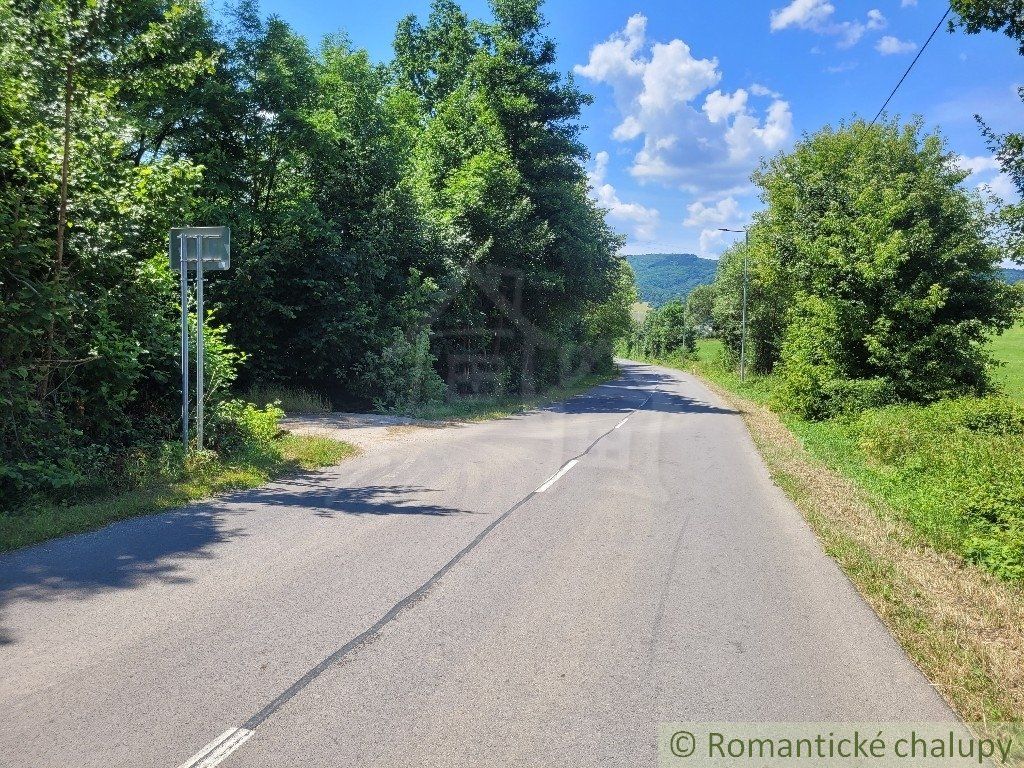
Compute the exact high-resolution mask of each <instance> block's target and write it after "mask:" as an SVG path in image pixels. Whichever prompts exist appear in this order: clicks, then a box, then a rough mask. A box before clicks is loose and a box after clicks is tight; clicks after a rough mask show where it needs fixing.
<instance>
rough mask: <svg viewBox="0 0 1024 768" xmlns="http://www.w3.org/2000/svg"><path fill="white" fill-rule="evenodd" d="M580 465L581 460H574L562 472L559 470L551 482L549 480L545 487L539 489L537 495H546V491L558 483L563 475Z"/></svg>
mask: <svg viewBox="0 0 1024 768" xmlns="http://www.w3.org/2000/svg"><path fill="white" fill-rule="evenodd" d="M578 463H579V459H573V460H572V461H570V462H569V463H568V464H566V465H565V466H564V467H562V468H561V469H560V470H558V471H557V472H556V473H555V474H554V476H553V477H552V478H551V479H550V480H548V481H547V482H546V483H544V485H542V486H541V487H540V488H538V489H537V490H536V493H544V491H546V490H547V489H548V488H550V487H551V486H552V485H554V484H555V483H557V482H558V480H559V478H560V477H561V476H562V475H564V474H565V473H566V472H568V471H569V470H570V469H572V468H573V467H575V466H576V465H577V464H578Z"/></svg>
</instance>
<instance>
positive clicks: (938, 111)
mask: <svg viewBox="0 0 1024 768" xmlns="http://www.w3.org/2000/svg"><path fill="white" fill-rule="evenodd" d="M462 5H463V8H464V9H465V10H466V11H467V13H469V14H470V15H472V16H476V17H486V16H487V13H488V12H487V6H486V3H484V2H477V1H476V0H474V1H473V2H464V3H462ZM263 9H264V11H265V12H267V13H275V14H277V15H279V16H281V17H282V18H283V19H285V20H287V21H288V22H289V23H291V24H292V26H293V27H295V29H297V30H298V31H299V32H301V33H303V34H305V35H306V36H307V37H309V38H310V39H311V40H314V41H315V40H317V39H319V38H320V37H322V36H323V35H325V34H328V33H331V32H337V31H339V30H343V31H345V32H346V33H347V34H348V35H349V37H350V38H351V40H352V42H353V43H354V44H355V45H357V46H359V47H363V48H366V49H367V50H369V52H370V54H371V55H372V56H373V58H374V59H376V60H378V61H386V60H388V59H390V57H391V40H392V37H393V34H394V29H395V25H396V23H397V22H398V20H399V19H400V18H401V17H403V16H404V15H406V14H408V13H416V14H417V15H420V16H426V14H427V13H428V11H429V2H426V1H419V0H418V1H416V2H395V0H377V1H376V2H372V3H324V2H315V0H291V2H285V0H264V2H263ZM945 9H946V2H944V1H943V0H916V2H915V0H873V1H872V2H860V1H859V0H857V1H854V0H851V1H850V2H844V1H843V0H769V1H768V2H760V1H758V0H743V1H741V0H716V1H714V2H711V1H705V0H699V1H698V0H635V1H634V2H633V3H623V2H621V0H620V1H618V2H610V1H608V0H590V1H589V2H581V1H580V0H571V1H570V0H549V2H548V4H547V6H546V7H545V12H546V15H547V18H548V20H549V27H548V30H547V31H548V33H549V35H550V36H551V37H552V38H553V39H554V40H555V41H556V43H557V44H558V57H559V68H560V69H562V70H563V71H564V72H570V71H573V72H575V77H576V78H577V80H578V82H579V84H580V85H581V86H582V87H583V88H584V89H585V90H587V91H588V92H590V93H592V94H593V95H594V97H595V101H594V104H593V105H592V106H591V107H589V108H587V110H586V111H585V112H584V115H583V122H584V123H585V124H586V126H587V129H586V133H585V140H586V143H587V146H588V147H589V148H590V151H591V155H592V158H591V161H590V163H589V167H588V170H589V172H590V174H591V180H592V183H593V186H594V196H595V197H596V198H597V199H598V200H599V202H601V204H602V205H604V206H605V207H607V208H608V209H609V220H610V222H611V223H612V225H613V226H614V227H615V228H616V229H618V230H619V231H621V232H622V233H623V234H625V235H626V236H627V237H628V244H627V248H626V251H627V252H632V253H638V252H639V253H642V252H690V253H697V254H700V255H702V256H708V257H714V256H717V255H718V254H719V253H720V252H721V251H722V250H723V249H724V248H725V247H726V246H727V245H728V244H729V242H730V241H729V239H728V238H731V237H732V236H731V235H728V234H723V233H720V232H718V228H719V227H739V226H742V225H744V224H745V223H747V221H749V218H750V214H751V212H752V211H754V210H757V208H758V207H759V202H758V200H757V194H756V190H754V189H753V188H752V187H751V185H750V183H749V175H750V172H751V170H752V169H753V168H754V167H756V165H757V163H758V161H759V159H760V158H761V157H763V156H764V155H765V154H772V153H774V152H777V151H779V150H785V149H787V148H788V147H791V146H792V144H793V142H794V141H795V140H796V139H797V138H798V137H799V136H800V135H801V134H802V133H804V132H809V131H814V130H816V129H817V128H819V127H820V126H822V125H824V124H826V123H835V122H836V121H838V120H841V119H843V118H848V117H850V116H851V115H853V114H855V113H856V114H858V115H866V116H867V117H869V118H870V117H873V116H874V114H875V112H876V111H877V110H878V108H879V107H880V106H881V105H882V102H883V101H884V100H885V97H886V96H887V95H888V93H889V91H890V90H891V89H892V87H893V86H894V85H895V84H896V81H897V80H898V79H899V77H900V75H901V74H902V72H903V70H904V69H905V68H906V66H907V65H908V64H909V63H910V61H911V60H912V58H913V56H914V55H915V53H916V52H917V49H918V48H919V47H920V46H921V45H922V44H923V43H924V42H925V40H926V39H927V37H928V35H929V33H930V32H931V30H932V29H933V28H934V26H935V24H936V23H937V22H938V20H939V18H941V16H942V14H943V12H944V11H945ZM1022 83H1024V58H1022V57H1021V56H1019V55H1018V53H1017V49H1016V46H1015V45H1014V44H1013V42H1012V41H1011V40H1009V38H1006V37H1005V36H1003V35H997V34H993V33H982V34H980V35H972V36H968V35H964V34H962V33H959V32H958V33H955V34H952V35H951V34H949V33H948V32H947V31H946V29H945V28H943V29H942V30H940V31H939V33H938V34H937V35H936V37H935V39H934V40H933V41H932V43H931V44H930V45H929V46H928V48H927V50H926V51H925V53H924V55H923V56H922V57H921V60H920V61H919V62H918V64H917V66H916V67H915V68H914V71H913V72H912V73H911V75H910V77H909V78H908V79H907V81H906V82H905V83H904V84H903V87H902V88H901V89H900V91H899V92H898V93H897V95H896V97H895V98H894V99H893V101H892V102H891V104H890V107H889V110H890V111H891V112H897V113H899V114H901V115H905V116H910V115H914V114H918V115H921V116H922V117H923V118H924V120H925V123H926V125H928V126H929V127H936V126H937V127H940V128H941V129H942V131H943V133H944V134H945V135H946V137H947V139H948V141H949V146H950V149H951V150H953V151H955V152H957V153H959V154H960V155H962V156H963V157H964V160H963V163H964V164H965V166H966V167H969V168H971V169H972V170H974V171H976V172H975V173H974V174H973V175H972V176H971V177H970V178H969V179H968V182H967V183H968V184H969V185H971V186H977V185H979V184H986V185H989V186H990V188H991V189H993V190H994V191H996V192H997V193H1001V194H1007V195H1008V194H1012V192H1011V188H1010V185H1009V182H1008V180H1007V179H1005V178H1004V177H1001V176H999V174H998V173H997V169H996V168H995V163H994V161H993V160H992V158H991V157H990V155H989V153H988V152H987V151H986V149H985V145H984V141H983V140H982V137H981V135H980V133H979V131H978V127H977V125H976V124H975V122H974V119H973V115H974V114H975V113H980V114H981V115H982V116H983V117H985V118H986V119H987V120H988V122H989V123H990V124H991V125H992V126H993V127H994V128H996V129H997V130H1020V128H1021V125H1022V123H1024V106H1022V104H1021V101H1020V99H1019V98H1018V97H1017V95H1016V92H1015V89H1016V87H1017V85H1018V84H1022Z"/></svg>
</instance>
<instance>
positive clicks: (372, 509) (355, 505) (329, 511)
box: [246, 478, 474, 517]
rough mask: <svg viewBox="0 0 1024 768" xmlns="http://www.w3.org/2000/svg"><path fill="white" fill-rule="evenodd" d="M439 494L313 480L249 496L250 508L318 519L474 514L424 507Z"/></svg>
mask: <svg viewBox="0 0 1024 768" xmlns="http://www.w3.org/2000/svg"><path fill="white" fill-rule="evenodd" d="M429 493H438V491H436V490H434V489H433V488H421V487H418V486H413V485H365V486H360V487H357V488H325V487H324V486H323V483H322V481H317V480H315V479H313V478H309V479H302V478H300V479H298V480H294V481H291V482H289V483H288V487H287V488H280V487H276V488H275V487H270V488H263V489H258V490H255V491H251V492H249V493H248V494H246V503H248V504H268V505H271V506H276V507H298V508H301V509H305V510H312V511H313V513H314V514H315V515H317V516H318V517H338V516H340V515H428V516H433V517H446V516H448V515H471V514H474V513H473V512H470V511H468V510H465V509H455V508H453V507H444V506H441V505H438V504H425V503H423V502H424V499H423V496H424V495H425V494H429Z"/></svg>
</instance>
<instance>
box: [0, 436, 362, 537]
mask: <svg viewBox="0 0 1024 768" xmlns="http://www.w3.org/2000/svg"><path fill="white" fill-rule="evenodd" d="M356 450H357V449H356V448H355V446H352V445H349V444H348V443H343V442H340V441H337V440H330V439H328V438H324V437H314V436H309V435H292V434H286V435H284V436H282V437H278V438H276V439H275V440H274V442H273V444H272V446H271V450H269V451H266V452H263V453H261V454H259V455H254V456H242V457H236V458H233V459H221V458H219V457H217V456H216V454H214V453H212V452H210V453H207V454H205V455H203V456H202V457H194V458H193V459H192V460H191V462H190V463H191V466H190V467H189V472H188V473H187V475H188V476H187V477H186V476H185V474H186V473H185V472H181V473H177V476H167V474H166V473H158V474H157V475H156V476H154V477H151V478H150V479H149V480H148V481H147V482H145V483H144V484H143V485H142V486H141V487H139V488H136V489H134V490H130V491H123V492H119V493H114V494H109V495H105V496H100V497H98V498H95V499H90V500H89V501H87V502H84V503H71V504H61V503H54V502H48V501H38V502H35V503H30V504H27V505H25V506H22V507H20V508H19V509H17V510H15V511H12V512H2V513H0V552H5V551H8V550H12V549H18V548H20V547H25V546H29V545H31V544H38V543H40V542H43V541H47V540H48V539H54V538H57V537H60V536H67V535H69V534H73V533H81V532H83V531H91V530H95V529H97V528H102V527H103V526H105V525H107V524H109V523H112V522H115V521H117V520H124V519H126V518H130V517H137V516H139V515H148V514H152V513H154V512H162V511H164V510H167V509H173V508H175V507H180V506H183V505H184V504H188V503H189V502H193V501H197V500H200V499H205V498H208V497H210V496H212V495H214V494H217V493H223V492H225V491H236V490H242V489H246V488H255V487H257V486H260V485H263V484H264V483H266V482H268V481H269V480H272V479H274V478H276V477H280V476H282V475H285V474H289V473H292V472H296V471H300V470H311V469H317V468H319V467H325V466H329V465H332V464H337V463H338V462H339V461H341V460H342V459H345V458H348V457H349V456H352V455H354V454H355V453H356Z"/></svg>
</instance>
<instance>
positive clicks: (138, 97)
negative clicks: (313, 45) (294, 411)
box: [0, 0, 635, 503]
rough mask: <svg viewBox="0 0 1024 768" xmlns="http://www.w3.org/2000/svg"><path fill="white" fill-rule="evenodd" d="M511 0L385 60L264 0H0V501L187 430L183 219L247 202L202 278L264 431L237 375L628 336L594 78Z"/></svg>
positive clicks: (416, 392) (504, 352)
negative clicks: (587, 80)
mask: <svg viewBox="0 0 1024 768" xmlns="http://www.w3.org/2000/svg"><path fill="white" fill-rule="evenodd" d="M492 12H493V21H489V22H483V21H472V20H470V19H468V18H467V17H466V16H465V15H464V14H463V12H462V11H461V10H460V9H459V8H458V7H457V6H456V5H454V3H452V2H449V1H448V0H438V1H437V2H436V3H435V5H434V7H433V10H432V12H431V14H430V17H429V19H427V20H426V22H425V23H421V22H419V21H418V20H416V19H415V18H411V17H410V18H408V19H406V20H404V21H403V22H402V23H401V24H400V25H399V28H398V31H397V34H396V39H395V51H396V59H395V62H394V63H393V64H390V65H384V66H382V65H376V64H374V63H372V62H371V61H370V59H369V57H368V56H367V54H366V53H365V51H361V50H358V49H356V48H354V47H353V46H352V45H351V44H350V43H349V42H348V41H347V40H345V39H343V38H332V39H328V40H326V41H324V42H323V44H322V45H321V46H320V47H319V49H317V50H316V51H313V50H310V48H309V46H308V44H307V42H306V41H305V40H304V39H303V38H302V37H300V36H298V35H296V34H295V33H294V32H293V31H292V30H291V29H290V28H289V27H288V25H287V24H285V23H284V22H283V21H281V20H280V19H277V18H270V19H263V18H262V17H261V15H260V13H259V11H258V7H257V5H256V3H255V2H254V0H243V1H242V2H239V3H238V4H237V5H235V6H234V7H232V8H231V9H229V10H228V11H227V12H225V14H224V15H223V16H222V17H219V18H213V17H211V12H210V11H209V10H208V6H207V5H206V4H204V3H203V2H201V0H45V2H44V0H0V33H2V34H0V243H2V245H0V248H2V249H3V251H4V252H3V258H2V259H0V327H2V329H3V330H2V334H0V496H2V497H3V499H4V502H5V503H9V502H17V501H18V500H19V499H23V498H25V497H26V496H27V495H29V494H31V493H34V492H38V491H45V492H48V493H51V494H59V493H60V492H61V489H62V488H64V489H71V488H73V489H75V492H76V493H80V492H81V491H82V489H83V488H84V487H85V485H87V484H89V483H93V484H96V485H99V486H102V485H103V484H104V483H106V482H107V480H108V479H109V478H111V477H116V476H118V472H119V469H118V468H119V464H120V463H121V462H122V461H123V457H124V456H126V455H129V454H133V453H137V452H138V451H139V450H142V451H146V450H150V448H147V446H151V450H152V451H154V452H159V450H161V445H162V443H163V441H166V440H169V439H172V438H173V436H174V434H175V433H176V432H177V430H178V429H179V426H180V417H179V414H178V395H177V391H176V389H177V387H176V385H177V371H176V369H177V364H178V363H177V348H178V340H177V334H178V329H177V306H176V305H177V294H176V283H175V279H174V276H173V275H172V274H171V273H170V272H169V269H168V267H167V265H166V264H165V260H166V255H165V254H166V244H165V238H166V236H167V230H168V228H169V227H171V226H172V225H180V224H182V223H187V224H224V225H229V226H231V227H232V269H231V270H230V271H229V272H227V273H219V274H215V275H212V277H211V280H210V284H209V286H208V289H207V298H208V302H209V304H210V305H211V306H212V307H213V310H214V313H215V315H214V317H212V318H208V322H209V323H210V324H211V327H212V329H213V330H212V331H211V334H212V338H213V340H214V343H213V348H212V350H211V353H210V355H209V358H210V362H209V365H210V366H211V367H212V368H215V369H216V371H219V375H220V381H221V382H223V386H219V387H218V386H212V387H211V392H210V403H209V404H210V406H211V408H212V410H213V413H212V416H211V424H212V425H213V426H212V427H211V429H212V430H213V434H214V436H215V437H217V436H218V435H223V436H224V440H223V444H224V445H223V447H230V446H232V445H235V444H236V443H237V442H238V440H239V439H240V438H239V437H238V436H239V435H245V434H250V433H252V434H254V435H256V434H258V435H263V433H264V432H265V430H264V429H263V427H260V428H259V429H256V430H255V432H254V431H253V430H252V429H249V427H250V426H251V425H252V424H253V423H256V422H260V419H262V418H263V417H262V416H259V415H258V414H257V413H256V412H254V411H252V410H249V409H247V407H246V406H245V405H244V404H239V403H234V402H232V400H231V397H232V390H233V389H234V390H236V391H237V390H238V388H239V387H241V388H242V389H243V390H244V389H246V388H248V387H251V386H253V385H260V386H264V387H267V386H269V387H273V386H278V385H286V386H295V387H301V388H304V389H307V390H312V391H315V392H319V393H323V394H326V395H328V396H330V397H331V398H332V399H334V400H335V402H339V401H340V402H352V401H357V402H361V403H366V404H369V403H374V402H375V403H377V404H378V405H379V406H381V407H388V408H407V407H410V406H412V405H415V404H417V403H420V402H423V401H428V400H432V399H437V398H439V397H442V396H443V395H444V392H445V390H446V386H445V385H446V384H447V385H448V388H449V390H451V391H457V392H473V393H475V392H482V391H497V390H501V391H504V392H519V391H524V392H529V391H532V390H534V389H536V388H538V387H541V386H545V385H548V384H551V383H554V382H557V381H560V380H564V379H567V378H571V377H573V376H575V375H577V374H579V373H580V372H582V371H587V370H590V369H591V368H593V367H595V366H603V365H604V366H606V365H609V364H610V353H611V344H612V341H613V338H614V336H615V335H617V334H621V333H622V332H623V329H624V328H626V327H627V326H628V311H629V306H630V303H631V302H632V301H633V300H634V299H635V294H634V292H633V290H632V284H631V280H630V279H629V276H628V270H627V269H626V267H625V264H624V262H623V261H622V259H621V258H619V257H618V256H617V255H616V252H617V250H618V248H619V246H620V244H621V243H620V239H619V237H618V236H617V235H615V234H614V233H613V232H612V231H611V230H610V229H609V228H608V227H607V226H606V224H605V222H604V216H603V212H602V211H601V210H600V209H598V208H597V207H596V206H595V205H594V203H593V202H592V201H591V200H590V198H589V197H588V189H587V181H586V175H585V172H584V170H583V162H582V161H583V160H585V150H584V147H583V145H582V143H581V142H580V141H579V137H578V132H579V124H578V119H577V118H578V116H579V112H580V107H581V105H583V104H585V103H587V101H588V97H587V96H586V95H585V94H583V93H581V92H580V91H579V90H578V89H577V88H576V87H575V85H574V83H573V82H572V80H571V79H565V78H563V77H562V76H561V75H560V74H559V73H558V72H557V71H556V70H555V69H554V60H555V59H554V45H553V43H552V41H551V40H550V39H549V38H547V37H546V36H545V35H544V34H543V27H544V19H543V17H542V15H541V13H540V10H539V0H494V2H493V4H492ZM236 374H237V378H238V380H237V382H235V381H234V380H235V377H236ZM210 375H211V376H212V377H213V378H214V379H216V378H217V375H215V371H213V370H211V372H210ZM218 408H219V409H220V412H219V415H218ZM264 421H265V419H264ZM247 425H248V426H247ZM264 426H265V424H264ZM261 430H262V431H261ZM264 436H265V435H264ZM254 439H255V438H254ZM258 439H263V437H258Z"/></svg>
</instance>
